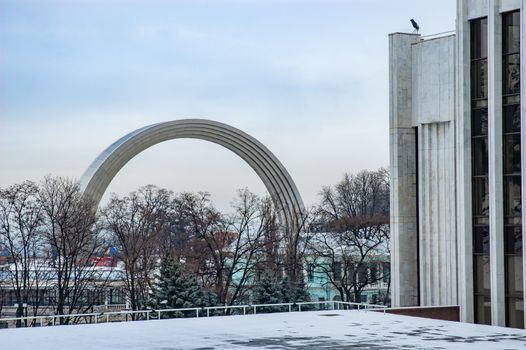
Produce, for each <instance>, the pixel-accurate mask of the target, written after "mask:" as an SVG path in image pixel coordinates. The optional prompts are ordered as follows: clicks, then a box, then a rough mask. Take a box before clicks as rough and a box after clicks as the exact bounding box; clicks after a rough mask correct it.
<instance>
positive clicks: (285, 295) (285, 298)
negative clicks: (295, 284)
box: [279, 276, 293, 303]
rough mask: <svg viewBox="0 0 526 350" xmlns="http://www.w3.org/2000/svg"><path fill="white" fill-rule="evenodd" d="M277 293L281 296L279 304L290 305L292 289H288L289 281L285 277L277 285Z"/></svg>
mask: <svg viewBox="0 0 526 350" xmlns="http://www.w3.org/2000/svg"><path fill="white" fill-rule="evenodd" d="M279 292H280V295H281V301H280V302H281V303H291V302H292V296H293V295H292V289H291V288H290V283H289V279H288V277H287V276H285V277H283V278H282V279H281V282H280V284H279Z"/></svg>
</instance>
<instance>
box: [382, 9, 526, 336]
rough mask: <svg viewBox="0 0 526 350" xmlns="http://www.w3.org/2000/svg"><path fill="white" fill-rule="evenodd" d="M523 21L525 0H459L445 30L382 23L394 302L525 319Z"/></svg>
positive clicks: (469, 315)
mask: <svg viewBox="0 0 526 350" xmlns="http://www.w3.org/2000/svg"><path fill="white" fill-rule="evenodd" d="M521 9H523V10H522V11H521ZM525 30H526V0H458V2H457V28H456V30H455V31H454V32H451V33H445V34H439V35H436V36H430V37H422V36H420V35H418V34H404V33H394V34H391V35H389V64H390V73H389V74H390V77H389V80H390V145H391V149H390V156H391V160H390V162H391V176H392V178H391V191H392V192H391V230H392V243H391V244H392V247H391V266H392V293H393V295H392V301H393V305H395V306H409V305H422V306H425V305H460V306H461V319H462V320H463V321H466V322H477V323H491V324H493V325H499V326H504V325H506V326H511V327H520V328H523V327H524V311H525V310H524V290H525V288H524V281H525V280H526V279H525V278H524V274H525V272H526V269H524V268H523V262H524V261H526V259H524V257H523V254H524V250H523V249H522V247H523V246H524V244H523V243H524V239H525V238H526V237H524V236H523V234H522V232H523V231H524V229H523V228H524V225H525V224H526V217H525V215H526V212H525V211H523V210H522V206H521V197H522V195H523V194H524V191H525V189H526V183H525V181H526V178H525V177H522V176H521V168H524V169H526V156H525V155H524V154H523V153H521V143H524V142H525V141H526V121H525V120H524V118H526V111H525V108H526V101H525V98H526V91H525V88H524V87H521V86H520V76H521V75H523V74H524V73H522V72H523V71H524V70H525V69H526V62H524V59H525V57H526V55H525V54H524V49H525V48H526V47H525V45H526V40H525V39H526V38H524V36H525V33H526V31H525ZM521 62H522V63H521ZM521 189H522V190H521Z"/></svg>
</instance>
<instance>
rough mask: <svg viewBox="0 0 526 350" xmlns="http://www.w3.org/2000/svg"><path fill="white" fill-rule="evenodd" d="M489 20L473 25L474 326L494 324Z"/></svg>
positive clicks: (482, 19) (479, 20) (475, 22)
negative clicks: (490, 183) (490, 224)
mask: <svg viewBox="0 0 526 350" xmlns="http://www.w3.org/2000/svg"><path fill="white" fill-rule="evenodd" d="M487 27H488V25H487V19H486V18H481V19H477V20H474V21H471V171H472V182H471V183H472V215H473V227H472V228H473V231H472V233H473V291H474V303H475V322H477V323H488V322H490V321H491V317H490V316H491V309H490V305H491V303H490V294H491V293H490V291H491V289H490V280H489V276H490V274H489V271H490V270H489V253H490V252H489V226H488V222H489V192H488V109H487V106H488V100H487V98H488V60H487V57H488V47H487V43H488V35H487Z"/></svg>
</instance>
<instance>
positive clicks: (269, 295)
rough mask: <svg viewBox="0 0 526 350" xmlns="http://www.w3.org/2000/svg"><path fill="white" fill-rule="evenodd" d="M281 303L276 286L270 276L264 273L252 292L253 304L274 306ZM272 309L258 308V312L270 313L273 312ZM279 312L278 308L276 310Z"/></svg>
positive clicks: (273, 309)
mask: <svg viewBox="0 0 526 350" xmlns="http://www.w3.org/2000/svg"><path fill="white" fill-rule="evenodd" d="M280 302H281V293H280V291H279V290H278V288H276V285H275V284H274V282H273V281H272V277H271V276H270V274H268V273H265V274H264V275H263V278H261V279H260V280H259V283H258V285H257V286H256V288H255V290H254V303H255V304H275V303H280ZM275 309H276V308H274V307H261V308H258V311H259V312H272V311H275ZM278 310H279V308H278Z"/></svg>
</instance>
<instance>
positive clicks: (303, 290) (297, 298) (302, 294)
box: [290, 277, 314, 311]
mask: <svg viewBox="0 0 526 350" xmlns="http://www.w3.org/2000/svg"><path fill="white" fill-rule="evenodd" d="M304 301H311V300H310V294H309V292H308V291H307V287H306V286H305V281H303V278H301V277H300V278H299V279H298V282H297V283H296V284H295V286H294V288H293V290H292V291H291V298H290V302H291V303H301V302H304ZM301 309H302V310H304V311H309V310H313V309H314V306H313V305H308V304H307V305H302V306H301Z"/></svg>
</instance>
